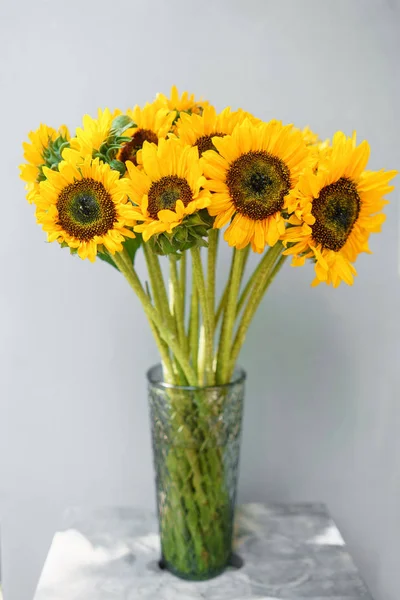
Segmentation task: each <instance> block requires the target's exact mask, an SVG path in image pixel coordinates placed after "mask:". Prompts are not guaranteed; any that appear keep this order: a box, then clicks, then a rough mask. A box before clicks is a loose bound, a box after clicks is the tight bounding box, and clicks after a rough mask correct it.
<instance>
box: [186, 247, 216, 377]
mask: <svg viewBox="0 0 400 600" xmlns="http://www.w3.org/2000/svg"><path fill="white" fill-rule="evenodd" d="M191 254H192V267H193V278H194V280H195V282H196V287H197V291H198V295H199V303H200V308H201V312H202V317H203V326H204V353H205V361H204V362H205V365H204V366H205V380H206V383H207V384H208V385H211V384H212V382H213V378H214V374H213V347H214V343H213V330H212V322H211V319H210V312H209V303H208V298H207V292H206V285H205V281H204V273H203V266H202V264H201V256H200V249H199V248H198V247H197V246H194V247H193V248H191ZM199 375H201V373H200V372H199Z"/></svg>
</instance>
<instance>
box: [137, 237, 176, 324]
mask: <svg viewBox="0 0 400 600" xmlns="http://www.w3.org/2000/svg"><path fill="white" fill-rule="evenodd" d="M142 246H143V252H144V257H145V259H146V264H147V270H148V273H149V277H150V283H151V288H152V291H153V295H154V304H155V306H156V309H157V310H158V311H159V313H160V314H162V316H163V318H164V321H165V323H167V324H168V326H169V328H170V329H175V332H176V325H175V320H174V318H173V316H172V314H171V312H170V310H169V302H168V294H167V290H166V287H165V283H164V276H163V274H162V271H161V266H160V261H159V258H158V255H157V254H156V252H155V250H154V247H153V246H152V245H151V241H150V242H144V243H143V245H142Z"/></svg>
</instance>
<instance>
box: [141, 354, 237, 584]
mask: <svg viewBox="0 0 400 600" xmlns="http://www.w3.org/2000/svg"><path fill="white" fill-rule="evenodd" d="M147 376H148V381H149V402H150V418H151V427H152V438H153V450H154V466H155V473H156V488H157V506H158V517H159V525H160V536H161V552H162V562H163V566H164V567H165V568H167V569H168V570H169V571H171V572H172V573H174V574H175V575H177V576H178V577H181V578H183V579H189V580H204V579H210V578H211V577H215V576H216V575H219V574H220V573H222V572H223V571H224V570H225V568H226V567H227V566H228V565H229V563H230V560H231V555H232V534H233V519H234V510H235V499H236V484H237V477H238V466H239V451H240V434H241V428H242V414H243V398H244V382H245V378H246V375H245V373H244V371H242V370H240V369H237V370H236V372H235V374H234V376H233V378H232V382H231V383H229V384H226V385H221V386H214V387H183V386H173V385H169V384H166V383H164V382H163V381H162V369H161V366H156V367H153V368H152V369H150V371H149V372H148V374H147Z"/></svg>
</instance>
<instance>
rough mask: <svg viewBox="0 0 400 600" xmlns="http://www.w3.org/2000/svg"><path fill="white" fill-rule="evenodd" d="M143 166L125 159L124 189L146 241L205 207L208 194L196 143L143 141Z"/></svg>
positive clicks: (208, 202) (208, 201)
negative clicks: (156, 143) (153, 142)
mask: <svg viewBox="0 0 400 600" xmlns="http://www.w3.org/2000/svg"><path fill="white" fill-rule="evenodd" d="M142 161H143V165H142V166H143V169H139V168H138V167H136V166H135V165H134V164H133V163H131V162H129V161H128V162H127V168H128V176H127V177H126V179H125V184H126V185H125V190H126V191H127V193H128V195H129V197H130V199H131V200H132V202H134V204H136V205H137V207H135V210H134V218H135V219H136V220H137V221H141V223H140V224H138V225H137V226H136V227H135V231H137V232H140V233H143V240H144V241H145V242H146V241H148V240H149V239H150V238H151V237H152V236H153V235H156V234H159V233H163V232H167V233H171V232H172V230H173V229H174V228H175V227H177V226H178V225H179V224H180V223H182V221H183V219H184V218H185V216H186V215H191V214H193V213H194V212H196V211H198V210H200V209H202V208H205V207H207V206H208V205H209V204H210V194H209V192H208V191H206V190H203V189H201V188H202V186H203V185H204V182H205V178H204V176H203V169H202V162H201V161H200V159H199V153H198V150H197V147H196V146H194V147H190V146H185V145H183V144H182V143H181V142H180V141H179V140H177V139H170V140H165V139H160V141H159V144H158V146H156V145H154V144H151V143H149V142H144V145H143V150H142Z"/></svg>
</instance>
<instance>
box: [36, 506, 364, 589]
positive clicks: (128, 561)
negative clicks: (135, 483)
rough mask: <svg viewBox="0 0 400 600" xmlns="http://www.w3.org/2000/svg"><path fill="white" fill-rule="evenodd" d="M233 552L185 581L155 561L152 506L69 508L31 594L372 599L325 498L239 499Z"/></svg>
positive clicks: (156, 548) (157, 547) (156, 539)
mask: <svg viewBox="0 0 400 600" xmlns="http://www.w3.org/2000/svg"><path fill="white" fill-rule="evenodd" d="M235 552H236V553H237V554H238V555H239V556H240V557H241V558H242V559H243V561H244V565H243V566H242V567H241V568H230V569H229V570H228V571H227V572H226V573H224V574H223V575H221V576H219V577H216V578H215V579H212V580H211V581H207V582H201V583H192V582H185V581H181V580H179V579H176V578H175V577H173V576H172V575H170V574H169V573H167V572H166V571H163V570H161V569H160V568H159V566H158V560H159V555H160V544H159V537H158V533H157V521H156V518H155V517H154V515H152V514H151V513H150V512H147V511H146V510H138V509H133V508H109V509H98V510H83V509H71V510H68V511H67V514H66V517H65V521H64V526H63V527H62V529H60V531H58V532H57V533H56V534H55V536H54V539H53V543H52V545H51V548H50V552H49V555H48V557H47V560H46V563H45V566H44V569H43V572H42V575H41V578H40V581H39V585H38V588H37V591H36V594H35V598H34V600H136V599H138V600H200V599H201V598H203V599H204V598H206V599H208V600H250V599H258V600H261V599H263V600H283V599H289V598H290V599H293V600H306V599H307V600H339V599H340V600H372V597H371V595H370V593H369V592H368V590H367V588H366V587H365V585H364V583H363V582H362V580H361V578H360V576H359V574H358V571H357V569H356V567H355V565H354V563H353V561H352V558H351V557H350V555H349V553H348V552H347V550H346V547H345V543H344V541H343V539H342V537H341V535H340V533H339V531H338V529H337V527H336V526H335V524H334V523H333V521H332V519H331V518H330V516H329V514H328V512H327V510H326V508H325V506H324V505H321V504H295V505H283V504H282V505H281V504H279V505H263V504H246V505H244V506H241V507H239V509H238V511H237V519H236V541H235Z"/></svg>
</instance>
